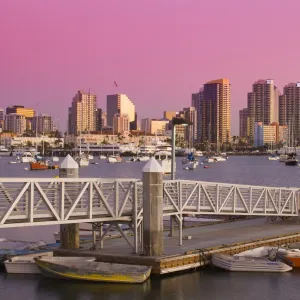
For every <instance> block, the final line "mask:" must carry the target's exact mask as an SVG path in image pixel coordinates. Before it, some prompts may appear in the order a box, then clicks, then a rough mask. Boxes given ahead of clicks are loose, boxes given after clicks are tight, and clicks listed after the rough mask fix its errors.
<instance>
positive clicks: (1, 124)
mask: <svg viewBox="0 0 300 300" xmlns="http://www.w3.org/2000/svg"><path fill="white" fill-rule="evenodd" d="M3 127H4V111H3V108H0V128H1V129H2V128H3Z"/></svg>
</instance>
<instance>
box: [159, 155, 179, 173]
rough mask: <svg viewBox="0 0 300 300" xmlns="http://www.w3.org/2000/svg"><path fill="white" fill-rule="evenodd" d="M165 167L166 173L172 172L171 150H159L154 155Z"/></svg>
mask: <svg viewBox="0 0 300 300" xmlns="http://www.w3.org/2000/svg"><path fill="white" fill-rule="evenodd" d="M154 157H155V159H156V160H157V161H158V162H159V164H160V165H161V167H162V169H163V173H164V174H171V170H172V153H171V152H170V151H157V152H156V153H155V155H154ZM174 172H176V161H175V162H174Z"/></svg>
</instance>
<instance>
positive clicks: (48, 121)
mask: <svg viewBox="0 0 300 300" xmlns="http://www.w3.org/2000/svg"><path fill="white" fill-rule="evenodd" d="M32 131H34V132H37V133H40V134H47V133H50V132H51V131H53V120H52V117H51V116H49V115H46V114H41V115H39V116H35V117H34V118H33V120H32Z"/></svg>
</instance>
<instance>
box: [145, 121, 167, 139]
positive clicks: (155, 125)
mask: <svg viewBox="0 0 300 300" xmlns="http://www.w3.org/2000/svg"><path fill="white" fill-rule="evenodd" d="M168 124H169V120H157V119H152V120H151V121H150V133H151V134H156V135H164V134H165V131H166V126H167V125H168Z"/></svg>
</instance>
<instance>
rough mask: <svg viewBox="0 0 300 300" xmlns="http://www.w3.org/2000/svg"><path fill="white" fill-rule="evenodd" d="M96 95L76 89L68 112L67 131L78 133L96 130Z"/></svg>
mask: <svg viewBox="0 0 300 300" xmlns="http://www.w3.org/2000/svg"><path fill="white" fill-rule="evenodd" d="M96 107H97V96H96V95H93V94H91V93H90V91H89V92H88V93H85V92H83V91H78V92H77V94H76V95H75V96H74V98H73V101H72V107H71V111H70V113H69V117H70V118H71V119H70V120H69V122H68V123H69V127H70V128H69V133H70V134H79V133H81V132H89V131H95V130H96Z"/></svg>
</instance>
